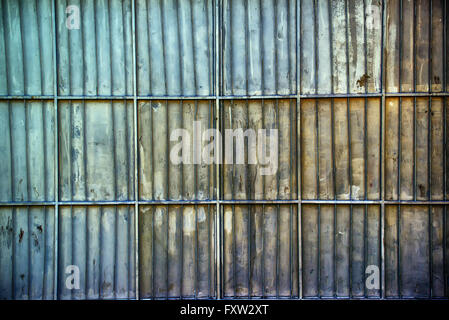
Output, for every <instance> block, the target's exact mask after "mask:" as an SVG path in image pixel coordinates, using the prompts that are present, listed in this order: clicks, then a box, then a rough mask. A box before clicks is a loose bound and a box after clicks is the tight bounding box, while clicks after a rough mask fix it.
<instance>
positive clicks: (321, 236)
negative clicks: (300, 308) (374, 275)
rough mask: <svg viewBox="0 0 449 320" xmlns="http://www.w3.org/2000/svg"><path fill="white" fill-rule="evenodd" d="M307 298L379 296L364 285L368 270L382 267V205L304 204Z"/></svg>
mask: <svg viewBox="0 0 449 320" xmlns="http://www.w3.org/2000/svg"><path fill="white" fill-rule="evenodd" d="M302 209H303V210H302V217H301V218H302V219H301V220H302V222H301V223H302V230H303V232H302V245H303V251H302V261H303V269H302V270H303V272H302V282H303V293H304V297H305V298H317V297H319V298H337V297H340V298H341V297H346V298H361V297H365V298H367V297H380V290H379V289H368V288H366V286H365V270H366V268H367V266H369V265H375V266H379V264H380V257H381V255H380V246H381V241H380V210H379V206H366V205H365V206H363V205H351V206H348V205H338V206H331V205H303V208H302Z"/></svg>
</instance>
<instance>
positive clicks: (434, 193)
mask: <svg viewBox="0 0 449 320" xmlns="http://www.w3.org/2000/svg"><path fill="white" fill-rule="evenodd" d="M443 111H444V110H443V99H442V98H438V97H433V98H421V97H419V98H408V97H407V98H405V97H404V98H388V99H387V103H386V128H385V130H386V149H385V152H386V162H385V170H386V176H385V183H386V187H385V188H386V195H385V196H386V199H387V200H397V199H401V200H443V199H444V195H443V192H444V183H443V178H444V164H443V162H444V155H443V152H442V150H443V148H442V146H443V145H444V143H443V142H444V137H443V134H444V132H443V131H444V130H443V127H444V118H443ZM398 195H399V196H398Z"/></svg>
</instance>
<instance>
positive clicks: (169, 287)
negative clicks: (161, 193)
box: [139, 205, 217, 299]
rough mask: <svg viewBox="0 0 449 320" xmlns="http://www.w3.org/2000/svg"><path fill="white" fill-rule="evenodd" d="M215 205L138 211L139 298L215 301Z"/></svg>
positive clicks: (150, 207)
mask: <svg viewBox="0 0 449 320" xmlns="http://www.w3.org/2000/svg"><path fill="white" fill-rule="evenodd" d="M214 224H215V205H210V206H208V205H195V206H193V205H184V206H180V205H169V206H161V205H154V206H143V205H142V206H140V212H139V239H140V245H139V260H140V266H139V268H140V269H139V270H140V271H139V274H140V278H139V288H140V297H141V298H143V299H148V298H212V297H215V295H216V292H215V280H214V279H215V274H216V272H217V270H216V269H215V262H214V256H215V245H214V242H215V228H214Z"/></svg>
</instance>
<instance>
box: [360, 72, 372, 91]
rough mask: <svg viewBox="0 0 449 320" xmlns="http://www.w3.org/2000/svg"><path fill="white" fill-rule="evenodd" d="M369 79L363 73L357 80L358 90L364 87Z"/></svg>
mask: <svg viewBox="0 0 449 320" xmlns="http://www.w3.org/2000/svg"><path fill="white" fill-rule="evenodd" d="M369 78H371V77H370V76H369V75H367V74H366V73H365V74H364V75H363V76H361V77H360V79H359V80H357V86H358V87H360V88H361V87H365V86H366V84H367V82H368V79H369Z"/></svg>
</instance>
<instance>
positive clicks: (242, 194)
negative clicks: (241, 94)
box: [222, 99, 298, 200]
mask: <svg viewBox="0 0 449 320" xmlns="http://www.w3.org/2000/svg"><path fill="white" fill-rule="evenodd" d="M222 107H223V110H222V131H223V136H224V141H223V150H224V151H223V152H224V153H225V152H226V150H227V146H226V143H231V141H227V140H226V137H225V132H226V130H237V129H242V130H243V134H245V133H246V132H247V130H248V131H250V133H249V134H248V136H247V137H245V138H244V141H245V144H244V145H243V147H244V149H243V150H239V149H238V148H237V146H238V141H237V140H239V137H236V138H233V140H232V147H233V148H232V152H233V153H234V154H235V156H234V157H233V163H227V160H226V159H225V158H224V159H223V160H222V161H223V176H222V181H223V198H224V199H225V200H249V199H251V200H262V199H270V200H276V199H279V200H289V199H297V197H298V195H297V187H296V183H297V175H296V170H297V163H296V157H295V154H296V137H295V136H296V121H295V119H296V101H295V100H288V99H282V100H226V101H223V105H222ZM261 129H274V130H278V134H277V137H275V136H273V137H272V136H269V134H270V132H269V131H267V132H266V133H265V135H264V136H263V139H265V140H264V141H262V140H263V139H261V137H260V135H259V130H261ZM252 134H253V135H254V141H257V146H256V145H254V144H253V143H252V141H251V139H252V136H251V135H252ZM271 139H276V140H275V142H276V143H277V144H278V149H277V150H271V149H270V141H271ZM262 143H265V144H266V150H265V153H264V154H263V155H262V154H260V152H258V151H259V150H258V149H257V148H259V147H260V145H261V144H262ZM242 152H243V153H244V155H243V160H244V161H243V162H244V163H238V156H239V155H241V153H242ZM273 153H274V154H273ZM256 154H257V155H256ZM251 157H254V158H255V161H254V160H251V159H250V158H251ZM264 157H265V158H266V157H268V159H263V158H264ZM252 161H254V162H255V163H254V164H253V162H252ZM269 166H271V167H272V168H273V169H275V170H273V172H269V171H270V170H268V167H269ZM262 169H264V170H265V174H264V172H263V171H262Z"/></svg>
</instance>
